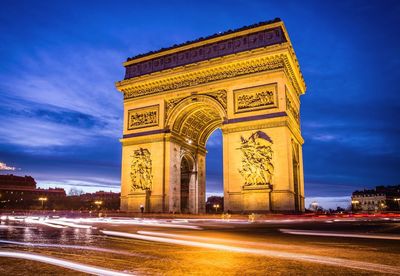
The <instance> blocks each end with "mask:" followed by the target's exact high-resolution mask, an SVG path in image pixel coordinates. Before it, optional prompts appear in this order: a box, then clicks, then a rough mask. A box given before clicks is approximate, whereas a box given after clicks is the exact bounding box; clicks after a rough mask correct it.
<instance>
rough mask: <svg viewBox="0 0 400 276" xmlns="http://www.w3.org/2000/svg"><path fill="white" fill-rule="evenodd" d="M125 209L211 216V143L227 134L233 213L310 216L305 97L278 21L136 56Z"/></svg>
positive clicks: (228, 205) (127, 120)
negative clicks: (208, 162) (305, 175)
mask: <svg viewBox="0 0 400 276" xmlns="http://www.w3.org/2000/svg"><path fill="white" fill-rule="evenodd" d="M124 66H125V69H126V74H125V78H124V80H122V81H119V82H117V83H116V86H117V89H118V90H119V91H121V92H122V93H123V94H124V128H123V138H122V139H121V143H122V175H121V182H122V183H121V210H125V211H138V210H139V208H140V206H141V205H143V206H144V207H145V210H146V212H178V213H179V212H182V213H204V212H205V184H206V179H205V177H206V173H205V170H206V154H207V151H206V148H205V145H206V142H207V139H208V137H209V135H210V134H211V133H212V132H213V131H214V130H215V129H216V128H220V129H221V130H222V134H223V170H224V172H223V184H224V205H225V211H227V210H230V211H232V212H242V211H249V212H250V211H303V210H304V181H303V158H302V144H303V138H302V136H301V131H300V118H299V110H300V99H299V97H300V95H302V94H304V92H305V89H306V86H305V83H304V80H303V77H302V74H301V72H300V68H299V64H298V61H297V58H296V55H295V53H294V50H293V48H292V44H291V42H290V39H289V36H288V33H287V31H286V28H285V26H284V24H283V22H282V21H281V20H279V19H275V20H273V21H269V22H263V23H259V24H256V25H252V26H249V27H244V28H241V29H237V30H234V31H227V32H225V33H222V34H217V35H212V36H210V37H206V38H200V39H198V40H195V41H191V42H187V43H184V44H181V45H174V46H173V47H170V48H167V49H161V50H159V51H156V52H150V53H147V54H143V55H138V56H135V57H133V58H129V59H128V60H127V61H126V62H125V63H124Z"/></svg>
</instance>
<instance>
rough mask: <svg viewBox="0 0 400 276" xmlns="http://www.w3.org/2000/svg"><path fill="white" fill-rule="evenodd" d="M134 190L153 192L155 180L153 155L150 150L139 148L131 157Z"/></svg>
mask: <svg viewBox="0 0 400 276" xmlns="http://www.w3.org/2000/svg"><path fill="white" fill-rule="evenodd" d="M131 157H132V158H133V159H132V164H131V180H132V190H149V191H150V190H151V184H152V180H153V175H152V162H151V155H150V151H149V150H148V149H143V148H139V149H137V150H134V151H133V155H131Z"/></svg>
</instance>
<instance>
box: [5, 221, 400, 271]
mask: <svg viewBox="0 0 400 276" xmlns="http://www.w3.org/2000/svg"><path fill="white" fill-rule="evenodd" d="M136 215H139V216H138V217H134V216H135V215H132V214H131V215H130V216H126V217H110V216H107V217H101V218H98V217H94V216H93V217H90V216H82V217H76V216H70V217H67V216H58V215H57V216H54V217H50V216H40V215H30V216H27V215H15V214H14V215H12V214H11V215H5V214H2V216H1V217H0V219H1V224H0V257H1V258H0V275H38V274H40V275H59V274H63V275H80V274H81V273H82V275H86V274H93V275H238V274H240V275H243V274H244V275H315V274H321V275H349V274H350V275H381V274H382V275H383V274H385V275H400V264H399V261H398V260H399V259H400V258H399V257H400V217H399V216H398V215H390V214H389V215H385V214H381V215H359V216H354V215H338V216H325V215H312V216H295V215H258V216H253V217H251V216H250V217H249V216H248V215H246V216H243V215H242V216H239V215H237V216H230V217H229V218H228V217H226V216H225V217H224V219H222V216H221V215H218V216H217V215H215V216H190V217H184V216H176V215H174V216H169V217H167V216H161V217H160V216H154V215H151V216H147V215H146V216H145V217H141V214H136Z"/></svg>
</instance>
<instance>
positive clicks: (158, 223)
mask: <svg viewBox="0 0 400 276" xmlns="http://www.w3.org/2000/svg"><path fill="white" fill-rule="evenodd" d="M78 221H79V222H83V223H99V224H119V225H140V226H156V227H166V228H181V229H192V230H201V229H202V228H201V227H199V226H196V225H186V224H178V223H177V222H171V223H168V222H164V221H162V220H145V219H143V220H139V219H84V218H81V219H78Z"/></svg>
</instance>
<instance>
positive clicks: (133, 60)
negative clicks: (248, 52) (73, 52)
mask: <svg viewBox="0 0 400 276" xmlns="http://www.w3.org/2000/svg"><path fill="white" fill-rule="evenodd" d="M274 23H283V21H282V20H281V19H280V18H275V19H272V20H268V21H262V22H258V23H256V24H252V25H247V26H243V27H240V28H237V29H233V30H227V31H225V32H222V33H215V34H213V35H209V36H206V37H200V38H197V39H194V40H189V41H186V42H183V43H180V44H175V45H173V46H171V47H166V48H161V49H159V50H156V51H150V52H147V53H143V54H138V55H135V56H132V57H128V58H127V60H126V62H124V66H127V65H130V64H132V63H136V62H140V61H142V58H145V59H147V57H150V56H153V55H157V54H160V53H165V52H167V51H170V50H176V49H179V48H181V47H184V46H188V45H192V44H197V43H200V42H204V41H207V40H211V39H218V38H222V37H224V36H227V35H230V34H234V33H239V32H242V31H247V30H251V29H255V28H258V27H264V26H268V25H271V24H274ZM285 34H286V35H287V33H285ZM165 54H166V53H165Z"/></svg>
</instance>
